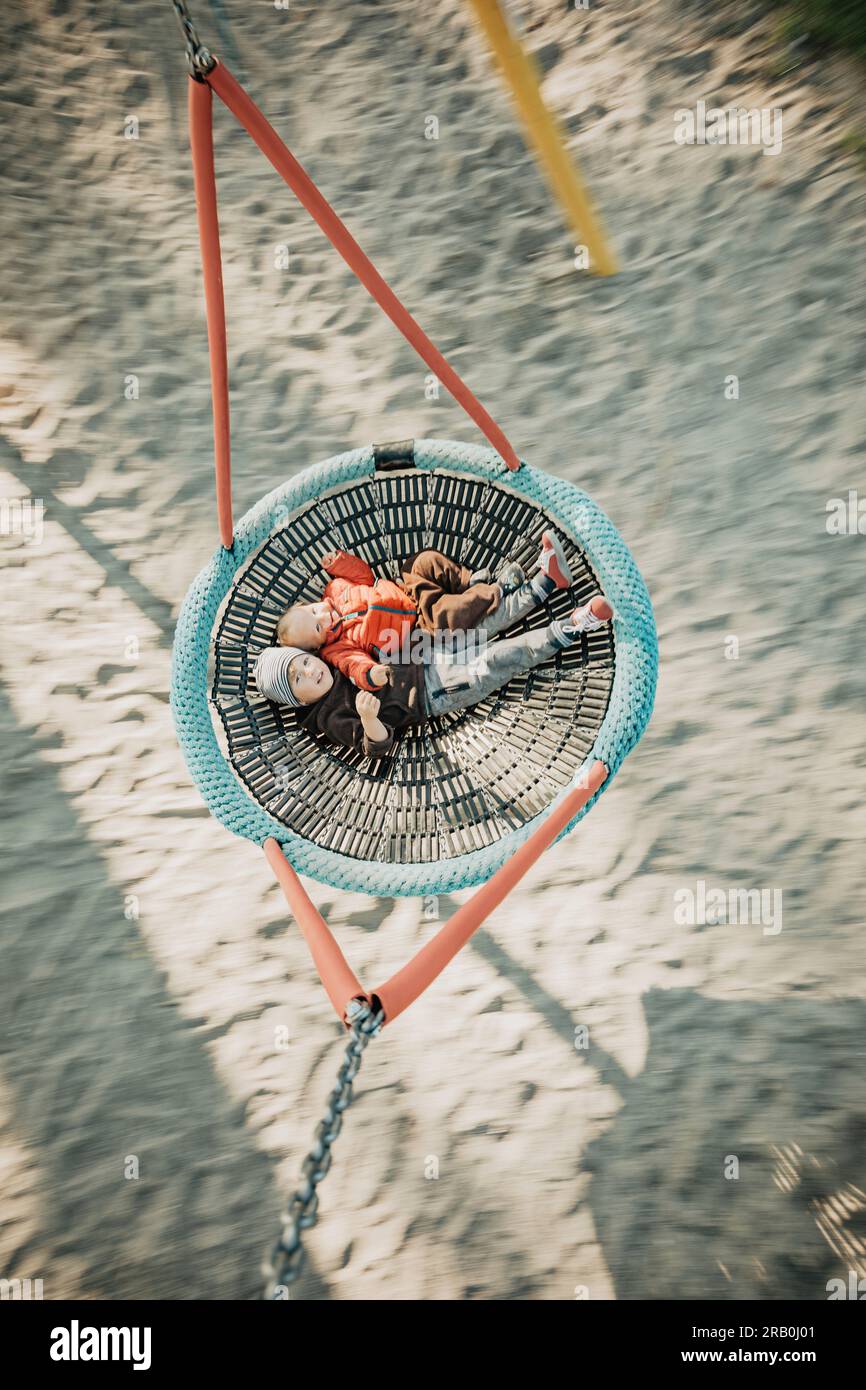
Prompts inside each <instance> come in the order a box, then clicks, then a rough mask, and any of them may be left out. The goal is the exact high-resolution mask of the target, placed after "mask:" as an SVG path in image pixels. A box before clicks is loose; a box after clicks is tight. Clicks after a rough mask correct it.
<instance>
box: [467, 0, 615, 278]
mask: <svg viewBox="0 0 866 1390" xmlns="http://www.w3.org/2000/svg"><path fill="white" fill-rule="evenodd" d="M470 3H471V5H472V8H473V9H474V11H475V13H476V14H477V16H478V19H479V22H480V24H481V27H482V28H483V30H484V32H485V34H486V35H487V40H488V42H489V44H490V47H491V48H492V49H493V52H494V53H495V55H496V57H497V59H498V61H499V64H500V66H501V68H502V71H503V73H504V75H505V80H506V82H507V83H508V86H509V89H510V91H511V95H512V98H513V99H514V103H515V105H516V106H517V109H518V111H519V112H520V114H521V116H522V117H523V121H524V124H525V126H526V129H527V130H528V132H529V135H530V137H531V139H532V143H533V144H534V145H535V148H536V150H537V151H538V154H539V156H540V158H541V161H542V163H543V165H544V167H545V169H546V171H547V177H548V179H549V180H550V183H551V185H552V186H553V191H554V193H555V194H556V196H557V197H558V199H559V201H560V202H561V203H562V206H563V208H564V209H565V212H566V215H567V217H568V219H569V221H570V223H571V225H572V227H573V229H574V232H575V234H576V236H577V237H578V239H579V240H580V241H581V243H582V244H583V245H585V246H586V248H587V251H588V252H589V269H590V270H594V271H595V272H596V273H597V274H598V275H615V274H616V272H617V269H618V266H617V261H616V257H615V256H614V254H613V250H612V248H611V247H610V246H609V245H608V242H607V239H606V237H605V235H604V231H603V229H602V226H601V223H600V222H599V220H598V217H597V216H596V213H595V210H594V209H593V206H592V203H591V202H590V198H589V194H588V192H587V190H586V187H585V186H584V183H583V180H582V179H581V177H580V174H579V173H578V171H577V168H576V167H575V165H574V164H573V162H572V161H571V160H570V159H569V157H568V153H567V151H566V148H565V143H564V141H563V137H562V132H561V131H560V128H559V126H558V124H557V122H556V119H555V118H554V116H552V115H551V113H550V112H549V111H548V109H547V107H546V106H545V104H544V101H543V100H542V96H541V88H540V85H539V78H538V69H537V67H536V64H535V62H534V60H533V59H532V58H531V57H530V56H529V54H527V53H524V51H523V49H522V48H521V46H520V44H519V42H518V41H517V39H516V38H515V37H514V35H513V34H512V32H511V29H510V28H509V26H508V21H507V20H506V19H505V16H504V15H503V13H502V10H501V8H500V5H499V0H470Z"/></svg>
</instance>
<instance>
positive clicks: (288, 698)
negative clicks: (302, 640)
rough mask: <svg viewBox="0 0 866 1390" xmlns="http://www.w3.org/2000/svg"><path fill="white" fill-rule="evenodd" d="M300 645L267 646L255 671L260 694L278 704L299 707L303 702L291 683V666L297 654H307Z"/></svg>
mask: <svg viewBox="0 0 866 1390" xmlns="http://www.w3.org/2000/svg"><path fill="white" fill-rule="evenodd" d="M306 655H307V653H306V652H304V651H302V650H301V648H300V647H265V649H264V651H263V652H261V653H260V655H259V659H258V661H257V662H256V669H255V672H254V675H255V682H256V686H257V687H258V690H259V694H260V695H264V697H265V699H266V700H273V701H274V702H275V703H276V704H278V705H291V706H292V708H293V709H294V708H297V706H298V705H299V704H300V703H301V702H300V700H299V699H298V698H297V696H296V695H295V692H294V691H293V690H292V687H291V685H290V684H289V667H290V666H291V664H292V662H293V661H294V659H295V657H296V656H306Z"/></svg>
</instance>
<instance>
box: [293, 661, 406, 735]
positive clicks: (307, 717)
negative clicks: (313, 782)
mask: <svg viewBox="0 0 866 1390" xmlns="http://www.w3.org/2000/svg"><path fill="white" fill-rule="evenodd" d="M389 673H390V677H391V679H390V682H389V684H388V685H385V686H383V687H382V688H381V690H380V691H377V692H376V693H377V695H378V697H379V701H380V708H379V719H380V720H381V722H382V723H383V724H384V725H385V728H386V729H387V730H388V737H387V739H383V740H382V742H381V743H371V742H370V740H369V739H368V738H367V737H366V736H365V734H364V729H363V726H362V724H361V721H360V719H359V718H358V712H357V710H356V709H355V699H356V697H357V695H358V693H359V692H358V687H357V686H355V685H353V684H352V682H351V681H350V680H348V679H347V678H346V676H344V675H343V673H342V672H341V671H335V672H334V684H333V685H332V686H331V689H330V690H329V691H328V693H327V695H323V696H322V698H321V700H316V702H315V704H312V705H302V706H301V707H300V708H299V709H298V711H297V720H298V723H299V725H300V726H301V728H303V729H309V730H310V732H311V733H320V734H324V736H325V738H327V739H330V741H331V743H338V744H341V745H342V746H343V747H344V748H356V749H358V751H359V752H362V753H365V754H366V756H367V757H368V758H381V757H382V756H383V755H384V754H385V753H387V752H388V751H389V750H390V748H391V746H392V745H393V742H394V735H395V734H396V733H399V732H400V730H401V729H406V728H408V727H409V725H410V724H423V723H424V720H425V719H426V718H427V706H426V701H425V697H424V666H423V664H422V663H421V662H416V663H407V664H405V665H402V666H400V665H395V666H391V667H389Z"/></svg>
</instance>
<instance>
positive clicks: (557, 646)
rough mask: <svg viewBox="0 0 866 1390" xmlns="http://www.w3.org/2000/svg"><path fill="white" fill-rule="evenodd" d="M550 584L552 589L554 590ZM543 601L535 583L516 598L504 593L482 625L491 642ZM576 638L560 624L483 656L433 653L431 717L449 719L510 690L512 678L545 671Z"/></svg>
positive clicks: (495, 646)
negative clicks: (538, 668)
mask: <svg viewBox="0 0 866 1390" xmlns="http://www.w3.org/2000/svg"><path fill="white" fill-rule="evenodd" d="M552 587H553V586H552V585H551V589H552ZM541 602H543V599H542V597H541V594H540V592H539V591H538V589H537V588H534V587H533V584H532V583H527V584H522V585H521V586H520V588H519V589H515V591H514V592H513V593H511V594H505V596H504V598H503V601H502V603H501V604H500V605H499V607H498V608H497V609H496V611H495V612H493V613H491V614H489V616H488V617H487V618H485V619H484V622H483V623H482V624H481V630H483V631H484V633H485V634H486V635H487V636H489V637H492V636H493V635H494V633H496V632H501V631H502V629H503V628H506V627H511V625H512V623H516V622H518V621H519V620H520V619H521V618H524V617H526V614H527V613H531V612H532V610H533V609H534V608H537V607H538V606H539V604H540V603H541ZM573 640H574V639H573V638H572V637H571V636H569V634H568V633H566V632H565V631H564V630H563V627H562V624H561V623H560V622H552V623H549V624H548V626H547V627H544V628H536V630H535V631H534V632H521V633H518V635H517V636H516V637H509V638H507V639H506V640H505V641H504V642H490V643H488V644H486V645H484V646H483V647H482V648H481V650H480V652H478V653H477V654H472V655H469V656H467V655H466V654H465V653H462V652H459V651H458V653H457V654H456V656H455V654H452V653H450V652H447V651H445V652H443V651H439V650H438V649H437V650H435V651H434V653H433V655H432V657H431V658H430V660H429V661H428V662H427V666H426V669H425V672H424V685H425V694H426V700H427V713H428V714H430V715H437V714H450V713H451V712H452V710H458V709H465V708H466V706H467V705H475V704H477V703H478V701H479V700H483V699H484V698H485V696H487V695H491V694H492V693H493V691H494V690H498V689H499V688H500V686H503V685H507V684H508V682H509V681H510V680H511V679H512V677H513V676H521V675H523V673H524V672H525V671H531V670H532V668H533V667H534V666H541V665H542V664H543V662H545V661H550V659H551V657H553V656H555V655H556V653H557V652H559V651H562V650H563V649H564V648H565V647H568V646H570V645H571V643H572V641H573Z"/></svg>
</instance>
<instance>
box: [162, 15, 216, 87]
mask: <svg viewBox="0 0 866 1390" xmlns="http://www.w3.org/2000/svg"><path fill="white" fill-rule="evenodd" d="M171 3H172V4H173V6H174V12H175V14H176V15H177V22H178V24H179V25H180V27H181V30H182V32H183V37H184V39H185V41H186V64H187V67H188V68H189V75H190V77H194V78H195V80H196V82H202V81H203V80H204V77H205V74H207V73H209V72H210V71H211V69H212V68H214V67H215V66H216V58H215V57H214V56H213V54H212V53H211V51H210V49H208V48H205V46H204V44H203V43H200V42H199V37H198V34H197V33H196V31H195V25H194V24H193V22H192V18H191V16H190V13H189V10H188V9H187V7H186V5H185V4H184V3H183V0H171Z"/></svg>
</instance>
